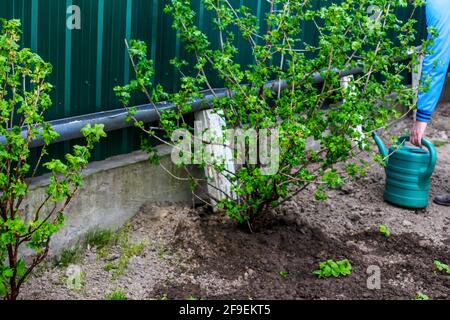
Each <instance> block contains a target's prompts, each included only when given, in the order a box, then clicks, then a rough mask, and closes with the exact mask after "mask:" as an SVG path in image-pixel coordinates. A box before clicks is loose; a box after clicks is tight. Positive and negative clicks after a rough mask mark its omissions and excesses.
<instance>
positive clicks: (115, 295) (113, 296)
mask: <svg viewBox="0 0 450 320" xmlns="http://www.w3.org/2000/svg"><path fill="white" fill-rule="evenodd" d="M105 300H128V298H127V296H126V294H125V292H123V291H122V290H121V289H115V290H113V292H111V293H110V294H107V295H106V296H105Z"/></svg>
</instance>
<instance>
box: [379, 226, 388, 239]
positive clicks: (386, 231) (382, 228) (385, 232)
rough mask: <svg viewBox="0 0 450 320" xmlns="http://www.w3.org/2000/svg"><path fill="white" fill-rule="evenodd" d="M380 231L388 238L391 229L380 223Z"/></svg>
mask: <svg viewBox="0 0 450 320" xmlns="http://www.w3.org/2000/svg"><path fill="white" fill-rule="evenodd" d="M380 232H381V233H382V234H383V235H384V236H385V237H386V238H389V237H390V236H391V231H389V229H388V227H386V226H385V225H384V224H382V225H380Z"/></svg>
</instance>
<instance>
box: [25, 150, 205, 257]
mask: <svg viewBox="0 0 450 320" xmlns="http://www.w3.org/2000/svg"><path fill="white" fill-rule="evenodd" d="M170 150H171V149H170V148H168V147H159V150H158V151H159V153H160V155H161V164H162V165H163V166H164V167H165V168H166V169H168V170H169V171H170V172H171V173H172V174H173V175H174V176H176V177H186V173H185V171H184V170H183V169H179V168H177V167H175V166H174V164H173V163H172V161H171V159H170ZM194 173H195V176H196V177H201V176H202V174H201V173H200V170H197V172H194ZM83 175H84V183H83V187H82V189H81V190H80V191H79V193H78V194H77V196H76V198H75V199H74V200H73V202H72V203H71V204H70V206H69V207H68V208H67V211H66V223H65V227H64V228H63V230H61V231H60V232H58V233H57V234H56V235H55V236H54V237H53V238H52V242H51V250H50V255H56V254H58V253H60V252H61V251H62V250H63V249H65V248H69V247H71V246H73V245H75V244H76V243H77V242H78V241H79V240H81V239H83V238H84V237H85V236H86V234H87V233H88V232H89V231H92V230H95V229H112V230H115V229H117V228H119V227H121V226H123V225H124V224H125V223H126V222H127V221H128V220H129V219H130V218H132V217H133V216H134V215H135V214H136V213H137V212H138V210H139V208H140V207H141V206H142V205H143V204H145V203H146V202H154V201H159V202H164V201H170V202H190V203H192V193H191V190H190V187H189V182H188V181H187V180H179V179H176V178H175V177H173V176H172V175H170V174H169V173H167V172H166V171H165V170H164V169H163V168H162V167H161V166H159V165H152V164H150V163H149V162H148V155H147V154H145V153H143V152H134V153H131V154H127V155H120V156H116V157H112V158H109V159H107V160H104V161H99V162H93V163H91V164H90V165H89V167H88V168H87V169H86V170H85V171H84V172H83ZM47 185H48V176H42V177H38V178H36V179H35V180H34V181H33V182H32V183H31V186H30V196H29V198H28V200H27V204H26V209H27V212H33V211H32V209H33V208H36V206H38V205H39V204H40V203H41V202H42V200H43V199H44V197H45V187H46V186H47ZM25 255H27V253H25Z"/></svg>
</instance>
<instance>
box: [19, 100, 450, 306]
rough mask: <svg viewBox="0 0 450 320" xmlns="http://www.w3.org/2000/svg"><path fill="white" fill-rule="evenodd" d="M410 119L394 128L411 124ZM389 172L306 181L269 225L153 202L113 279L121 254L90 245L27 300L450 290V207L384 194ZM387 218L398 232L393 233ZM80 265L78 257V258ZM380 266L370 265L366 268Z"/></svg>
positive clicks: (444, 138)
mask: <svg viewBox="0 0 450 320" xmlns="http://www.w3.org/2000/svg"><path fill="white" fill-rule="evenodd" d="M410 122H411V121H410V120H405V121H403V122H402V123H400V124H399V125H397V126H396V127H395V128H394V129H393V130H392V132H390V133H388V134H386V135H387V136H390V135H392V134H393V133H395V134H399V133H401V132H403V131H405V132H407V129H408V128H409V126H410ZM448 135H450V105H448V106H441V108H440V109H439V110H438V112H437V114H436V116H435V120H433V123H432V125H431V128H430V130H429V138H430V139H431V140H433V141H434V142H437V143H436V144H437V145H439V147H438V153H439V161H438V165H437V169H436V172H435V174H434V176H433V179H432V190H431V196H434V195H437V194H439V193H441V192H447V191H450V187H449V179H450V145H449V144H447V143H448ZM383 188H384V172H383V169H382V168H381V167H379V166H374V167H372V168H371V169H370V171H369V172H368V174H367V176H366V177H364V178H361V179H359V180H358V181H356V182H351V183H349V184H348V185H346V186H345V187H342V188H340V189H338V190H335V191H333V192H331V194H330V196H329V199H328V200H327V201H324V202H316V201H314V200H312V192H313V190H308V191H306V192H304V193H302V194H300V195H298V196H296V197H295V198H294V199H292V200H291V201H289V202H288V203H286V204H284V205H283V206H282V207H280V208H278V209H276V210H274V211H273V212H272V213H271V214H270V217H269V221H268V224H267V225H266V226H265V228H264V229H263V231H261V232H258V233H255V234H250V233H248V232H247V231H246V230H244V229H243V228H239V227H238V226H236V225H235V224H233V223H231V222H230V221H229V220H228V219H227V218H225V217H224V216H222V215H220V214H214V213H211V211H210V210H208V209H206V208H197V209H196V210H192V209H190V208H188V207H186V206H182V205H178V204H161V203H157V204H148V205H146V206H144V207H143V208H142V209H141V211H140V212H139V213H138V214H137V216H136V217H135V218H134V219H133V221H131V222H130V231H129V233H128V236H129V241H130V243H142V244H143V250H142V251H141V252H139V253H138V254H137V255H136V256H132V257H131V258H130V260H129V263H128V264H127V267H126V268H125V269H124V272H123V273H122V274H121V275H120V276H119V277H118V278H117V279H114V276H113V273H114V271H113V270H109V271H108V268H107V266H108V264H111V263H112V262H115V261H118V260H120V255H121V254H124V253H123V249H121V248H120V246H118V245H116V246H111V248H109V249H108V251H107V252H106V254H105V253H104V252H103V254H100V253H99V250H98V249H97V248H96V247H95V246H93V247H90V248H88V249H87V250H85V252H83V254H82V256H81V257H80V258H79V259H78V260H77V261H74V263H75V264H76V265H77V266H78V267H79V268H81V270H82V272H83V273H84V275H85V276H84V279H83V281H82V285H81V288H79V289H69V288H68V287H67V284H66V281H65V278H66V275H67V268H66V267H53V266H51V265H50V264H49V266H47V267H46V268H42V269H40V270H38V271H37V272H36V274H35V275H34V276H33V277H32V278H31V279H30V281H29V282H28V283H27V284H26V287H25V288H24V289H23V291H22V296H21V298H22V299H104V298H105V296H106V295H107V294H109V293H111V292H113V291H117V290H120V291H121V292H122V293H123V294H124V295H125V296H126V297H127V298H128V299H193V298H201V299H223V298H226V299H414V298H415V296H416V294H417V293H418V292H421V293H423V294H426V295H428V296H429V297H430V298H431V299H450V275H444V274H441V273H437V272H435V270H434V266H433V261H434V260H435V259H437V260H440V261H442V262H445V263H447V264H448V263H450V250H449V249H450V231H449V227H450V208H448V207H441V206H437V205H435V204H433V203H430V206H429V207H428V208H427V209H426V210H420V211H414V210H407V209H401V208H397V207H393V206H391V205H389V204H387V203H385V202H383ZM380 224H384V225H386V226H387V227H388V228H389V229H390V231H391V232H392V235H391V237H389V238H386V237H385V236H384V235H382V234H381V233H380V232H379V226H380ZM343 258H347V259H349V260H350V262H351V263H352V266H353V271H352V274H351V275H350V276H348V277H345V278H339V279H317V278H316V277H315V276H314V275H313V274H312V271H313V270H315V269H317V266H318V264H319V262H321V261H324V260H327V259H334V260H339V259H343ZM105 266H106V267H105ZM72 267H73V266H72ZM369 267H371V268H377V267H378V268H379V270H380V276H381V288H380V289H374V290H371V289H369V288H368V287H367V279H368V277H369V276H370V275H371V274H368V273H367V271H368V268H369ZM369 270H373V269H369Z"/></svg>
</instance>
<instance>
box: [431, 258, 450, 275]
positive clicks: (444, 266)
mask: <svg viewBox="0 0 450 320" xmlns="http://www.w3.org/2000/svg"><path fill="white" fill-rule="evenodd" d="M434 267H435V268H436V270H437V271H439V272H444V273H447V274H450V267H449V266H448V264H445V263H443V262H441V261H439V260H434Z"/></svg>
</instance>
